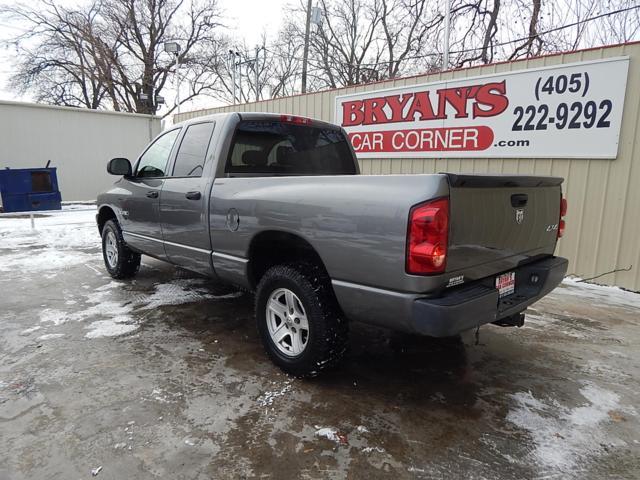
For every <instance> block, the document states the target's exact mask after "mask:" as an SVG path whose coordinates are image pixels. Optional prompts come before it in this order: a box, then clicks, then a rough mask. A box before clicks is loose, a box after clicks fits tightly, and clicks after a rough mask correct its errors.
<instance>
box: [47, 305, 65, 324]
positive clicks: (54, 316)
mask: <svg viewBox="0 0 640 480" xmlns="http://www.w3.org/2000/svg"><path fill="white" fill-rule="evenodd" d="M67 320H69V317H68V315H67V314H66V313H65V312H61V311H60V310H55V309H52V308H47V309H45V310H43V311H42V312H40V323H53V324H54V325H55V326H58V325H62V324H63V323H67Z"/></svg>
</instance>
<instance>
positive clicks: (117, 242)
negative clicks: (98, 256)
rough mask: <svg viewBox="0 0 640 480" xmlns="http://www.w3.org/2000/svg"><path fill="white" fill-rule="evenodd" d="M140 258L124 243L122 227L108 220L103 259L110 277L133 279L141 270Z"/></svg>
mask: <svg viewBox="0 0 640 480" xmlns="http://www.w3.org/2000/svg"><path fill="white" fill-rule="evenodd" d="M140 257H141V255H140V254H139V253H136V252H134V251H133V250H131V249H130V248H129V247H127V245H126V244H125V243H124V238H122V230H120V226H119V225H118V224H117V223H116V222H115V221H114V220H108V221H107V222H106V223H105V224H104V227H102V258H103V259H104V265H105V267H107V271H108V272H109V275H111V276H112V277H113V278H116V279H123V278H131V277H133V276H134V275H135V274H136V273H138V270H139V269H140Z"/></svg>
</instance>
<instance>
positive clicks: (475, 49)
mask: <svg viewBox="0 0 640 480" xmlns="http://www.w3.org/2000/svg"><path fill="white" fill-rule="evenodd" d="M638 8H640V5H634V6H632V7H627V8H621V9H619V10H613V11H611V12H606V13H602V14H600V15H595V16H593V17H589V18H585V19H583V20H578V21H576V22H573V23H569V24H567V25H562V26H559V27H555V28H551V29H549V30H545V31H544V32H539V33H537V34H536V35H534V36H531V35H527V36H526V37H521V38H516V39H514V40H508V41H505V42H499V43H495V44H493V45H491V46H492V47H493V48H495V47H503V46H506V45H510V44H513V43H518V42H523V41H525V40H529V39H531V38H535V37H541V36H543V35H548V34H550V33H554V32H558V31H561V30H565V29H567V28H572V27H576V26H578V25H582V24H583V23H587V22H592V21H594V20H598V19H600V18H604V17H609V16H611V15H617V14H619V13H625V12H629V11H631V10H637V9H638ZM276 46H277V44H276ZM271 47H272V46H270V48H269V49H267V48H265V50H266V51H267V52H269V53H271V54H272V55H274V56H279V57H281V58H287V56H286V55H284V54H281V53H279V52H275V51H273V50H271ZM482 49H483V47H472V48H465V49H461V50H450V52H449V53H457V54H460V53H471V52H477V51H481V50H482ZM441 55H442V54H441V53H440V52H431V53H425V54H421V55H412V56H407V57H404V58H403V59H402V61H405V60H420V59H423V58H429V57H439V56H441ZM397 61H398V60H381V61H379V62H371V63H349V62H343V61H341V60H336V59H332V60H331V63H339V64H341V65H346V66H351V67H370V66H377V65H388V64H390V63H394V62H397Z"/></svg>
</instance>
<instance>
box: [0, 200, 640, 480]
mask: <svg viewBox="0 0 640 480" xmlns="http://www.w3.org/2000/svg"><path fill="white" fill-rule="evenodd" d="M94 216H95V209H94V208H93V207H91V206H86V205H82V206H69V207H66V208H65V210H64V211H62V212H57V213H55V214H44V215H38V216H37V218H36V219H35V224H36V229H35V230H32V229H31V226H30V222H29V219H28V217H25V216H16V215H0V291H1V292H2V294H1V296H0V425H1V427H0V460H1V461H0V479H3V480H4V479H5V478H7V479H11V480H14V479H22V478H25V479H27V478H28V479H37V478H91V471H92V470H94V469H97V468H98V467H102V470H100V472H99V473H98V475H99V478H114V479H116V478H117V479H120V478H156V477H157V478H189V479H193V478H203V479H204V478H238V477H243V478H244V477H266V478H362V477H371V478H380V477H386V476H389V477H394V478H443V477H447V478H454V477H455V478H487V479H493V478H579V479H584V478H639V477H640V421H639V418H638V409H640V404H639V402H638V400H637V399H638V398H640V381H639V378H640V375H639V374H640V364H639V360H640V349H639V346H640V330H639V329H638V326H639V323H640V295H637V294H634V293H630V292H625V291H622V290H620V289H615V288H607V287H599V286H593V285H585V284H582V283H577V282H576V281H574V280H567V281H565V282H564V283H563V285H561V287H560V288H558V289H557V290H556V291H555V292H554V293H553V294H552V295H550V296H549V297H548V298H546V299H544V300H543V301H541V302H539V303H538V304H536V305H534V308H532V309H530V311H529V312H528V315H527V322H526V324H525V327H524V328H522V329H501V328H497V327H491V326H490V327H485V328H484V329H483V330H482V331H481V337H480V345H475V344H474V341H473V337H472V336H463V338H462V339H461V340H453V341H452V340H446V341H442V340H440V341H435V340H431V339H425V338H414V337H406V336H399V335H393V334H390V333H388V332H383V331H379V330H376V329H371V328H368V327H364V326H358V325H354V326H353V329H352V341H351V352H350V354H349V357H348V358H347V361H346V362H345V364H344V365H343V367H342V368H340V369H339V370H338V371H336V372H332V373H329V374H328V375H325V376H323V377H322V378H320V379H316V380H314V381H300V380H295V379H291V378H288V377H286V376H285V375H283V374H282V373H280V372H279V371H278V370H277V369H276V368H274V367H273V366H272V365H271V364H270V363H269V362H268V361H267V360H266V358H265V356H264V354H263V353H262V351H261V348H260V345H259V342H258V339H257V338H256V334H255V329H254V324H253V320H252V312H251V310H252V299H251V296H250V295H248V294H243V293H241V292H235V291H233V290H229V289H228V288H225V287H222V286H219V285H212V284H211V283H210V282H208V281H207V280H206V279H203V278H200V277H196V276H195V275H192V274H190V273H187V272H184V271H181V270H177V269H174V268H173V267H170V266H167V265H164V264H162V263H160V262H157V261H154V260H149V259H147V258H146V257H145V258H144V259H143V266H142V269H141V272H140V274H139V276H138V277H136V279H135V280H133V281H130V282H119V281H114V280H112V279H111V278H110V277H108V276H107V275H106V273H105V271H104V267H103V265H102V257H101V254H100V250H99V238H98V236H97V229H96V227H95V219H94ZM94 471H95V470H94Z"/></svg>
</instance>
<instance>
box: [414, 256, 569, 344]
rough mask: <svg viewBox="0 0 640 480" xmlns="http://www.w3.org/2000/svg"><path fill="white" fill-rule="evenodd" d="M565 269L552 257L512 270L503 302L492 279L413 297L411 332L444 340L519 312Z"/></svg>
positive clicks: (564, 261) (560, 260) (545, 291)
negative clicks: (510, 291)
mask: <svg viewBox="0 0 640 480" xmlns="http://www.w3.org/2000/svg"><path fill="white" fill-rule="evenodd" d="M567 266H568V261H567V259H565V258H561V257H552V258H548V259H544V260H540V261H537V262H534V263H530V264H527V265H524V266H522V267H519V268H517V269H515V272H516V288H515V292H514V293H513V294H512V295H509V296H508V297H505V298H503V299H500V298H498V290H496V288H495V286H494V281H495V277H494V276H492V277H488V278H486V279H484V280H480V281H479V282H476V283H474V284H473V285H469V286H466V287H461V288H458V289H455V290H451V291H450V292H446V293H445V294H444V295H442V296H440V297H438V298H417V299H415V300H414V301H413V306H412V309H411V324H412V330H413V331H414V332H416V333H420V334H422V335H429V336H432V337H448V336H452V335H456V334H458V333H460V332H463V331H465V330H469V329H471V328H475V327H477V326H479V325H484V324H486V323H491V322H495V321H498V320H500V319H504V318H506V317H509V316H512V315H514V314H516V313H519V312H522V311H523V310H525V309H526V308H527V307H528V306H529V305H531V304H532V303H534V302H536V301H538V300H540V299H541V298H542V297H544V296H545V295H546V294H548V293H549V292H550V291H551V290H553V289H554V288H555V287H557V286H558V284H559V283H560V282H561V281H562V279H563V278H564V276H565V274H566V272H567Z"/></svg>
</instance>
